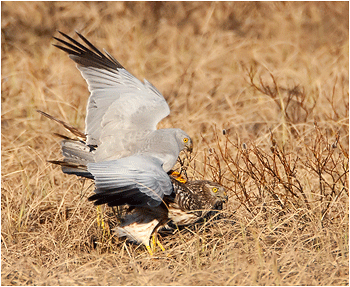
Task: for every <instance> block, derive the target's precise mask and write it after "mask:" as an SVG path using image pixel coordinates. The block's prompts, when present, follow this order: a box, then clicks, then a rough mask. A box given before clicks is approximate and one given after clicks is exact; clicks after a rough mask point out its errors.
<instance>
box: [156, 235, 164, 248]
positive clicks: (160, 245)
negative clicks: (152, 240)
mask: <svg viewBox="0 0 350 287" xmlns="http://www.w3.org/2000/svg"><path fill="white" fill-rule="evenodd" d="M156 242H157V244H158V246H159V247H160V249H162V251H165V248H164V246H163V245H162V243H160V241H159V239H158V237H157V241H156Z"/></svg>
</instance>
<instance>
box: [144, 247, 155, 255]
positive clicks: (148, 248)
mask: <svg viewBox="0 0 350 287" xmlns="http://www.w3.org/2000/svg"><path fill="white" fill-rule="evenodd" d="M146 248H147V251H148V253H149V255H151V256H153V252H152V249H151V247H150V246H149V245H146Z"/></svg>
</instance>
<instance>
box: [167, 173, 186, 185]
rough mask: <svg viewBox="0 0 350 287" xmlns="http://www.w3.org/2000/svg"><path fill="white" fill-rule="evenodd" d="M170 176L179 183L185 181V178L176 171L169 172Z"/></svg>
mask: <svg viewBox="0 0 350 287" xmlns="http://www.w3.org/2000/svg"><path fill="white" fill-rule="evenodd" d="M171 176H172V177H173V178H174V179H176V180H177V181H179V182H181V183H186V179H184V178H183V177H182V176H181V174H180V173H179V172H177V171H173V172H172V173H171Z"/></svg>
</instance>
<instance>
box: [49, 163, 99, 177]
mask: <svg viewBox="0 0 350 287" xmlns="http://www.w3.org/2000/svg"><path fill="white" fill-rule="evenodd" d="M48 162H50V163H53V164H57V165H60V166H61V168H62V171H63V172H64V173H66V174H75V175H78V176H82V177H85V178H90V179H94V176H93V175H92V174H91V173H90V172H89V171H88V170H87V167H86V165H81V164H75V163H70V162H66V161H59V160H49V161H48Z"/></svg>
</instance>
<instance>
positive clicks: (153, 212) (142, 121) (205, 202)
mask: <svg viewBox="0 0 350 287" xmlns="http://www.w3.org/2000/svg"><path fill="white" fill-rule="evenodd" d="M60 34H61V35H62V36H63V37H65V38H66V40H62V39H59V38H56V37H54V38H55V39H56V40H57V41H59V42H60V43H61V45H57V44H55V45H54V46H56V47H58V48H59V49H61V50H63V51H65V52H66V53H68V54H69V57H70V58H71V59H72V60H73V61H74V62H76V64H77V68H78V69H79V70H80V72H81V74H82V76H83V77H84V79H85V80H86V82H87V84H88V88H89V91H90V97H89V99H88V104H87V115H86V120H85V124H86V127H85V133H82V132H80V131H79V130H77V129H76V128H74V127H72V126H70V125H69V124H67V123H65V122H63V121H60V120H58V119H56V118H54V117H52V116H50V115H48V114H46V113H44V112H41V111H39V112H40V113H41V114H43V115H44V116H46V117H48V118H50V119H53V120H55V121H56V122H58V123H59V124H61V125H63V126H64V127H65V128H66V129H67V130H69V131H70V132H71V133H73V134H74V135H75V138H69V137H66V136H62V135H60V136H61V137H62V138H63V141H62V143H61V146H62V153H63V156H64V160H63V161H51V162H53V163H56V164H59V165H61V166H62V171H63V172H65V173H67V174H75V175H78V176H82V177H86V178H90V179H94V180H95V187H96V188H95V194H94V195H93V196H91V197H90V198H89V200H91V201H95V202H94V203H95V205H100V204H103V203H107V204H108V205H109V206H121V205H127V206H129V211H128V213H127V215H126V217H125V218H124V222H123V224H122V225H121V226H120V229H118V233H119V235H123V234H124V233H125V234H124V235H127V236H128V237H129V238H131V239H134V240H135V241H137V242H142V243H144V244H145V245H146V247H147V249H148V250H149V251H150V247H149V239H150V236H151V235H152V234H154V233H156V231H157V230H158V229H159V228H160V227H162V226H163V225H164V224H166V222H168V221H169V220H172V221H173V222H174V223H175V224H178V225H184V224H190V223H193V222H195V221H197V220H198V219H199V218H201V217H203V216H204V215H205V214H206V213H207V212H208V211H209V210H211V209H216V208H218V207H220V206H222V202H224V201H226V199H227V196H226V191H225V189H224V188H223V187H221V186H220V185H217V184H215V183H212V182H207V181H194V182H187V183H185V184H182V183H180V182H178V181H176V180H173V179H172V178H171V177H169V175H168V174H167V172H169V171H170V170H171V168H172V167H173V166H174V165H175V163H176V161H177V158H178V155H179V153H180V151H182V150H186V149H187V150H188V151H192V147H193V145H192V140H191V138H190V137H189V136H188V135H187V134H186V133H185V132H184V131H182V130H181V129H158V130H157V128H156V126H157V124H158V122H159V121H160V120H161V119H163V118H164V117H166V116H167V115H168V114H169V113H170V110H169V106H168V104H167V103H166V101H165V99H164V97H163V96H162V94H161V93H160V92H159V91H158V90H157V89H156V88H155V87H154V86H153V85H152V84H151V83H149V82H148V81H147V80H144V82H143V83H142V82H141V81H139V80H137V79H136V78H135V77H134V76H132V75H131V74H130V73H129V72H128V71H126V70H125V68H124V67H123V66H122V65H121V64H120V63H119V62H118V61H117V60H115V59H114V58H113V57H112V56H111V55H110V54H109V53H108V52H107V51H104V52H105V54H103V53H102V52H101V51H100V50H98V49H97V48H96V47H95V46H93V45H92V44H91V43H90V42H89V41H88V40H87V39H86V38H85V37H84V36H82V35H81V34H79V33H78V32H77V35H78V36H79V37H80V39H81V40H82V41H83V43H84V44H85V45H84V44H82V43H79V42H78V41H76V40H74V39H72V38H71V37H69V36H68V35H66V34H64V33H61V32H60ZM62 44H63V45H62ZM145 222H152V223H149V224H148V225H147V224H146V225H147V228H146V231H145V232H144V230H145V228H144V223H145ZM154 224H155V225H154ZM123 232H124V233H123ZM140 234H142V236H141V235H140ZM139 236H141V237H140V238H142V239H141V240H139V239H138V238H139ZM150 253H151V251H150Z"/></svg>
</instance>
